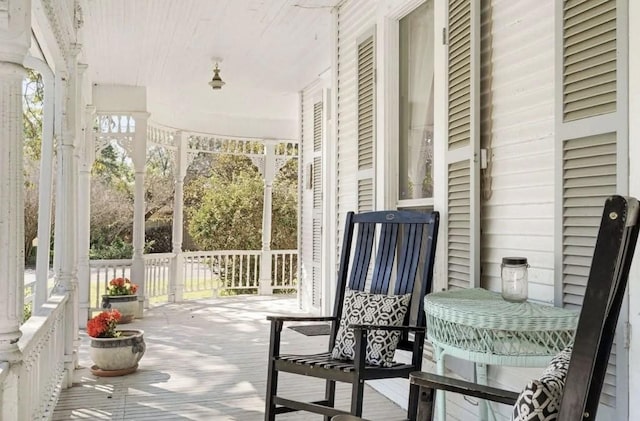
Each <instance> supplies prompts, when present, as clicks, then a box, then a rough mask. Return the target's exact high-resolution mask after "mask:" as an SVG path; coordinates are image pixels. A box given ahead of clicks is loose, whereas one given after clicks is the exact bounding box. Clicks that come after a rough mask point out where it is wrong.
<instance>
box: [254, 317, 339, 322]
mask: <svg viewBox="0 0 640 421" xmlns="http://www.w3.org/2000/svg"><path fill="white" fill-rule="evenodd" d="M267 320H270V321H272V322H333V321H335V320H338V319H337V318H336V317H334V316H267Z"/></svg>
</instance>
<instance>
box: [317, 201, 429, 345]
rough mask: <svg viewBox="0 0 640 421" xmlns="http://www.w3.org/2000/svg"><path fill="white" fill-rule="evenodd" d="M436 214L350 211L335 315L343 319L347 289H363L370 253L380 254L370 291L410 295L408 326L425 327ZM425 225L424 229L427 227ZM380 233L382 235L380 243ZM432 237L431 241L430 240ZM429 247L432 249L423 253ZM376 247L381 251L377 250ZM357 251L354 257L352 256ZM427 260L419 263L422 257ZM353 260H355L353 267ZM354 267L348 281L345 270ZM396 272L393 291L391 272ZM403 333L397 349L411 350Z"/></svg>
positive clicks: (377, 257)
mask: <svg viewBox="0 0 640 421" xmlns="http://www.w3.org/2000/svg"><path fill="white" fill-rule="evenodd" d="M434 221H437V212H433V213H427V214H425V213H417V212H411V211H383V212H368V213H361V214H354V213H353V212H349V213H348V214H347V221H346V226H347V229H345V233H344V241H343V249H342V255H341V260H340V269H339V271H338V288H337V292H336V296H335V302H334V307H333V308H334V316H335V317H336V318H337V319H338V320H339V319H340V317H342V302H343V300H344V293H345V291H346V289H345V285H347V286H348V288H349V289H351V290H357V291H365V290H366V289H367V276H368V275H369V274H370V273H371V271H370V265H371V256H373V255H374V253H375V254H376V258H375V261H374V266H373V275H372V277H371V281H370V285H369V289H368V290H369V292H371V293H375V294H391V293H393V294H394V295H402V294H412V297H411V307H410V309H409V311H408V312H407V316H406V319H405V324H407V325H414V326H425V316H424V311H423V308H424V303H423V299H422V297H424V296H425V294H427V293H428V292H429V291H431V274H432V273H433V264H434V259H435V247H432V244H433V243H434V242H435V236H437V222H436V223H434ZM356 227H357V232H356V238H355V240H356V243H355V248H354V249H353V250H351V245H352V238H353V232H354V229H356ZM425 228H426V229H425ZM376 237H378V241H377V247H375V249H374V244H376V241H375V239H376ZM432 240H433V241H432ZM425 248H427V249H429V250H427V252H426V253H424V250H425ZM376 249H377V250H376ZM351 253H353V259H350V254H351ZM421 258H422V259H423V261H422V262H421V261H420V259H421ZM350 260H351V262H352V264H351V265H349V261H350ZM349 269H351V272H350V275H349V277H348V279H349V281H348V283H347V282H346V279H347V274H348V271H349ZM420 272H421V273H420ZM394 273H396V275H397V276H396V278H395V283H394V285H393V292H391V290H390V287H391V285H392V284H391V280H392V275H393V274H394ZM337 330H338V328H337V325H336V326H334V328H333V329H332V334H331V339H330V347H333V345H334V344H335V335H336V334H337ZM411 347H412V344H410V343H407V334H404V335H403V336H402V338H401V340H400V344H399V346H398V348H399V349H405V350H406V349H409V350H410V349H411Z"/></svg>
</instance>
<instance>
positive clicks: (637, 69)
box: [628, 1, 640, 420]
mask: <svg viewBox="0 0 640 421" xmlns="http://www.w3.org/2000/svg"><path fill="white" fill-rule="evenodd" d="M628 16H629V22H630V25H629V116H634V117H630V118H629V194H630V195H631V196H634V197H636V198H637V197H640V120H639V119H638V118H637V116H638V115H640V56H639V55H638V54H637V53H636V52H637V51H638V49H639V48H640V27H639V26H638V25H637V24H633V23H634V22H635V23H637V22H640V2H637V1H629V14H628ZM628 289H629V322H630V323H631V344H630V348H629V397H630V399H629V419H630V420H638V419H640V400H638V399H637V397H638V396H640V252H638V250H636V255H635V258H634V263H633V266H632V268H631V274H630V277H629V286H628Z"/></svg>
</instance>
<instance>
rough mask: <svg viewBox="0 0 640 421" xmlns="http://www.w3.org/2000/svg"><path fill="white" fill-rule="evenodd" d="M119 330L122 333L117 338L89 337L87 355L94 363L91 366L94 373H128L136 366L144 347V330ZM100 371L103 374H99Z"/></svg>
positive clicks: (112, 374)
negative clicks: (89, 343) (89, 342)
mask: <svg viewBox="0 0 640 421" xmlns="http://www.w3.org/2000/svg"><path fill="white" fill-rule="evenodd" d="M120 332H122V333H121V335H120V336H119V337H117V338H91V347H90V348H89V355H90V356H91V359H92V360H93V363H94V364H95V366H94V367H92V371H93V372H94V374H96V375H105V376H114V375H121V374H128V373H131V372H133V371H135V370H136V368H137V367H138V361H140V358H142V356H143V355H144V351H145V349H146V345H145V343H144V338H143V334H144V331H142V330H138V329H132V330H121V331H120ZM100 372H102V373H103V374H99V373H100Z"/></svg>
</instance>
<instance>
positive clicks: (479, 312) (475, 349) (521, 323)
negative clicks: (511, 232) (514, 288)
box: [424, 288, 579, 421]
mask: <svg viewBox="0 0 640 421" xmlns="http://www.w3.org/2000/svg"><path fill="white" fill-rule="evenodd" d="M424 304H425V305H424V309H425V313H426V316H427V337H428V339H429V341H430V342H431V344H432V345H433V350H434V357H435V359H436V366H437V370H438V374H440V375H443V374H444V371H445V365H444V357H445V355H451V356H454V357H457V358H462V359H465V360H468V361H472V362H473V363H475V366H476V375H477V381H478V382H479V383H482V384H487V364H489V365H505V366H516V367H544V366H546V365H547V364H548V363H549V361H550V360H551V358H552V357H553V356H554V355H555V354H557V353H558V352H560V351H562V349H563V348H564V347H566V346H567V345H569V344H570V343H571V341H572V340H573V334H574V331H575V328H576V326H577V325H578V316H579V313H578V312H577V311H572V310H566V309H562V308H557V307H551V306H544V305H540V304H535V303H529V302H524V303H512V302H509V301H505V300H503V299H502V296H501V295H500V294H499V293H495V292H491V291H487V290H485V289H482V288H473V289H466V290H456V291H443V292H437V293H433V294H429V295H427V296H426V297H425V300H424ZM444 402H445V399H444V392H438V397H437V406H438V417H439V418H438V419H439V420H441V421H442V420H444V419H445V413H446V411H445V403H444ZM480 416H481V419H483V420H486V419H487V406H486V403H484V402H482V404H481V407H480Z"/></svg>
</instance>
